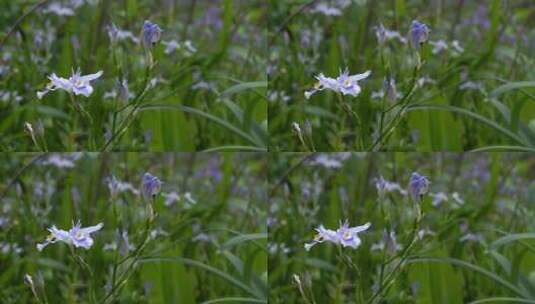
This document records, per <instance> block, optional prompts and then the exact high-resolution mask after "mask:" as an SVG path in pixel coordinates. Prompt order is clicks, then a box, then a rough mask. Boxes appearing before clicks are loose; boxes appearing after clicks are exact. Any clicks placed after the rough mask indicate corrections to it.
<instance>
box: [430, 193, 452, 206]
mask: <svg viewBox="0 0 535 304" xmlns="http://www.w3.org/2000/svg"><path fill="white" fill-rule="evenodd" d="M430 195H431V197H433V202H432V204H433V206H434V207H438V206H440V204H442V202H445V201H448V196H447V195H446V193H444V192H438V193H431V194H430Z"/></svg>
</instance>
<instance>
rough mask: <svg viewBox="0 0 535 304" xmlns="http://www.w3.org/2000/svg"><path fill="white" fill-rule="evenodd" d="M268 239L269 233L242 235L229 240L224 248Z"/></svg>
mask: <svg viewBox="0 0 535 304" xmlns="http://www.w3.org/2000/svg"><path fill="white" fill-rule="evenodd" d="M267 237H268V236H267V233H251V234H242V235H238V236H235V237H233V238H231V239H229V240H228V241H226V242H225V243H224V244H223V245H222V246H223V248H229V247H232V246H235V245H238V244H241V243H244V242H248V241H254V240H260V239H267Z"/></svg>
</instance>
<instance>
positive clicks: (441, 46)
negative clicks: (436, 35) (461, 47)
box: [429, 40, 448, 55]
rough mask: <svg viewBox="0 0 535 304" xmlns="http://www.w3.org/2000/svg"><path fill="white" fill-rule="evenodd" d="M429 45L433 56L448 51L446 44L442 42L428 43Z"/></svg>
mask: <svg viewBox="0 0 535 304" xmlns="http://www.w3.org/2000/svg"><path fill="white" fill-rule="evenodd" d="M429 43H430V44H431V45H432V46H433V50H432V51H431V52H432V53H433V54H435V55H436V54H438V53H441V52H442V51H445V50H447V49H448V44H447V43H446V41H444V40H438V41H430V42H429Z"/></svg>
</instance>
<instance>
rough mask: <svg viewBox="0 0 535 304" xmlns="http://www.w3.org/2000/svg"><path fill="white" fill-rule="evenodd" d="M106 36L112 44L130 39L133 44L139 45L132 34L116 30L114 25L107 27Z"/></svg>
mask: <svg viewBox="0 0 535 304" xmlns="http://www.w3.org/2000/svg"><path fill="white" fill-rule="evenodd" d="M107 28H108V36H109V37H110V41H111V43H112V44H115V43H117V42H118V41H121V40H125V39H130V40H131V41H132V42H133V43H139V39H138V38H136V37H135V36H134V34H132V32H130V31H124V30H121V29H120V28H118V27H117V26H116V25H115V24H114V23H112V24H111V25H108V27H107Z"/></svg>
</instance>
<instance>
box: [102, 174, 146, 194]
mask: <svg viewBox="0 0 535 304" xmlns="http://www.w3.org/2000/svg"><path fill="white" fill-rule="evenodd" d="M106 182H107V184H108V189H109V190H110V195H111V197H112V199H113V198H116V197H117V195H119V193H122V192H126V191H130V192H131V193H132V194H134V195H139V191H138V190H137V189H136V188H134V186H132V184H130V183H126V182H123V181H120V180H118V179H117V178H116V177H115V176H113V175H112V176H110V177H108V178H106Z"/></svg>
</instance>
